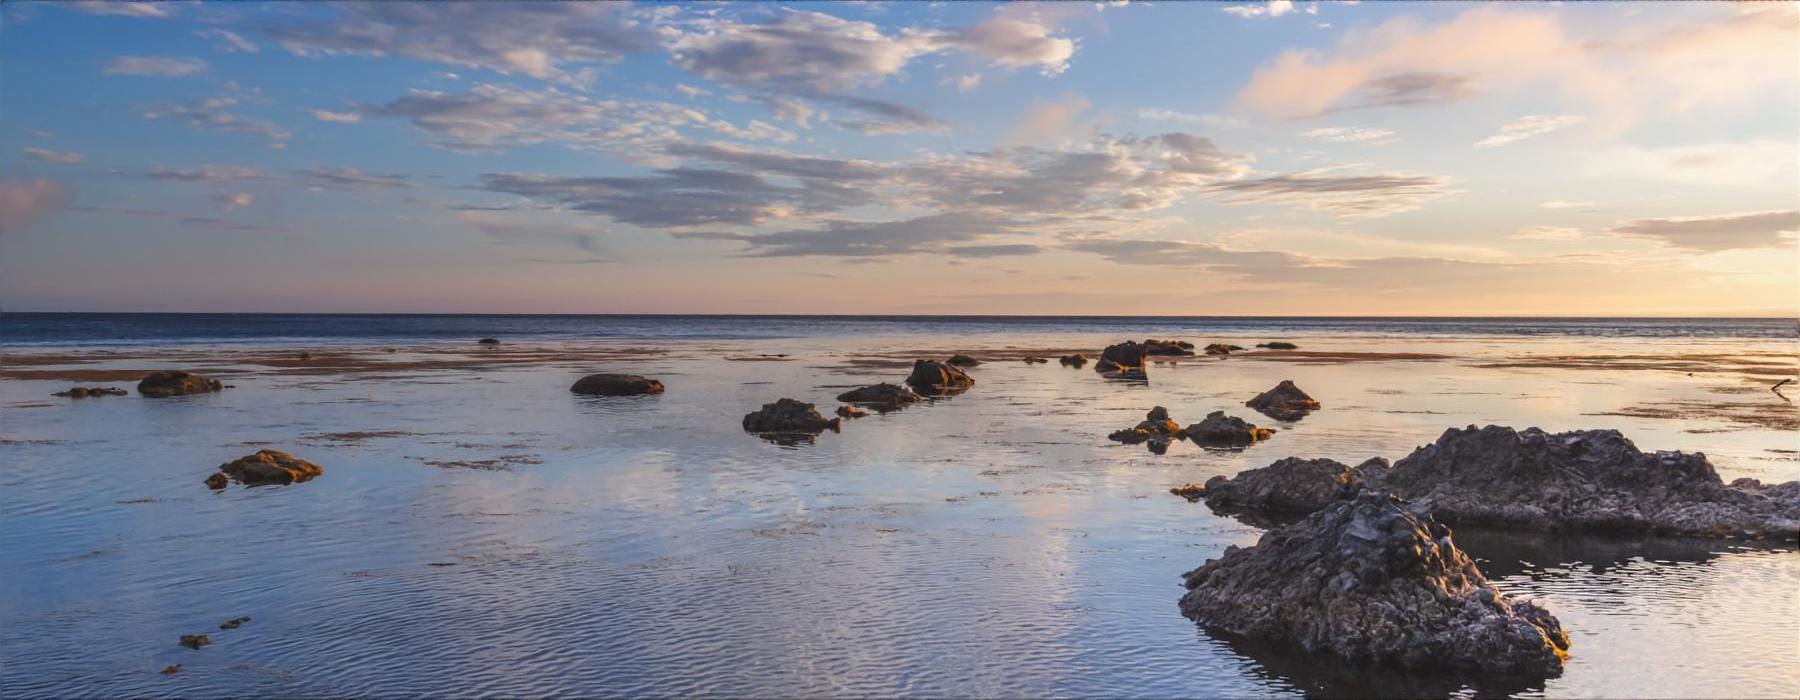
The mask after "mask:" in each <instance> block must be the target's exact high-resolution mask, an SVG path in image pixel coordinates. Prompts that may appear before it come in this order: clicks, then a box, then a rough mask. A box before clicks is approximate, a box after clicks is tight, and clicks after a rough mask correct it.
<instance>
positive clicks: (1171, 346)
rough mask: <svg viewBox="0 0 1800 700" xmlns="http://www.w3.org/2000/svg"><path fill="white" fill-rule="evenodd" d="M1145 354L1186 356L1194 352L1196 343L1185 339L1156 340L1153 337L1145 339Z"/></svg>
mask: <svg viewBox="0 0 1800 700" xmlns="http://www.w3.org/2000/svg"><path fill="white" fill-rule="evenodd" d="M1144 354H1146V355H1160V356H1178V357H1185V356H1189V355H1193V354H1194V344H1193V343H1189V342H1187V341H1183V340H1156V339H1154V338H1152V339H1147V340H1145V341H1144Z"/></svg>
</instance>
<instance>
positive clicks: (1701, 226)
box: [1612, 211, 1800, 253]
mask: <svg viewBox="0 0 1800 700" xmlns="http://www.w3.org/2000/svg"><path fill="white" fill-rule="evenodd" d="M1612 232H1613V233H1614V234H1616V235H1620V236H1627V237H1632V238H1647V239H1651V240H1656V241H1661V242H1663V243H1665V244H1667V245H1669V246H1671V247H1675V248H1681V249H1684V250H1692V251H1697V252H1701V253H1716V252H1720V251H1726V250H1739V249H1751V248H1790V249H1791V248H1792V247H1793V245H1794V234H1795V232H1800V211H1763V212H1750V213H1743V214H1723V215H1718V216H1694V217H1679V218H1667V219H1638V220H1636V221H1626V222H1623V223H1620V224H1619V225H1618V226H1615V227H1613V229H1612Z"/></svg>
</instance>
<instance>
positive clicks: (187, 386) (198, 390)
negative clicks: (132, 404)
mask: <svg viewBox="0 0 1800 700" xmlns="http://www.w3.org/2000/svg"><path fill="white" fill-rule="evenodd" d="M224 388H225V386H224V385H223V384H220V383H219V380H217V379H211V378H208V377H205V376H202V375H198V374H194V373H193V372H186V371H182V370H169V371H165V372H151V373H150V376H147V377H144V380H143V381H141V382H138V386H137V390H138V395H139V396H145V397H149V398H152V399H158V398H163V397H165V396H181V395H183V394H210V393H212V392H215V391H220V390H223V389H224Z"/></svg>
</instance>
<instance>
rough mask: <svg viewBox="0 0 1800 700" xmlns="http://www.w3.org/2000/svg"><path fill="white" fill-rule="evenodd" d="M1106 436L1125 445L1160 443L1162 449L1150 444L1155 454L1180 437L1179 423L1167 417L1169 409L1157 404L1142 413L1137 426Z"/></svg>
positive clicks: (1161, 451) (1160, 452)
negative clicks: (1140, 420)
mask: <svg viewBox="0 0 1800 700" xmlns="http://www.w3.org/2000/svg"><path fill="white" fill-rule="evenodd" d="M1106 437H1107V439H1108V440H1113V441H1116V442H1123V443H1125V444H1127V445H1136V444H1138V443H1141V442H1150V443H1161V445H1160V447H1161V448H1162V449H1160V450H1159V449H1156V448H1157V447H1158V445H1156V444H1152V445H1151V449H1152V451H1154V452H1156V453H1157V454H1162V453H1163V451H1164V450H1167V449H1168V448H1169V443H1170V442H1171V441H1173V440H1175V439H1178V438H1180V437H1181V424H1180V423H1176V422H1175V421H1174V420H1173V419H1170V418H1169V409H1166V408H1163V407H1161V406H1157V407H1156V408H1152V409H1150V412H1149V413H1146V414H1144V420H1143V421H1142V422H1140V423H1138V424H1137V427H1135V428H1126V429H1124V430H1119V431H1115V432H1113V434H1111V435H1108V436H1106Z"/></svg>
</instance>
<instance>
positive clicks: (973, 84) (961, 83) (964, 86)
mask: <svg viewBox="0 0 1800 700" xmlns="http://www.w3.org/2000/svg"><path fill="white" fill-rule="evenodd" d="M980 86H981V74H980V73H970V74H968V75H965V76H963V77H960V78H957V79H956V91H957V92H968V91H970V90H974V89H975V88H977V87H980Z"/></svg>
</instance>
